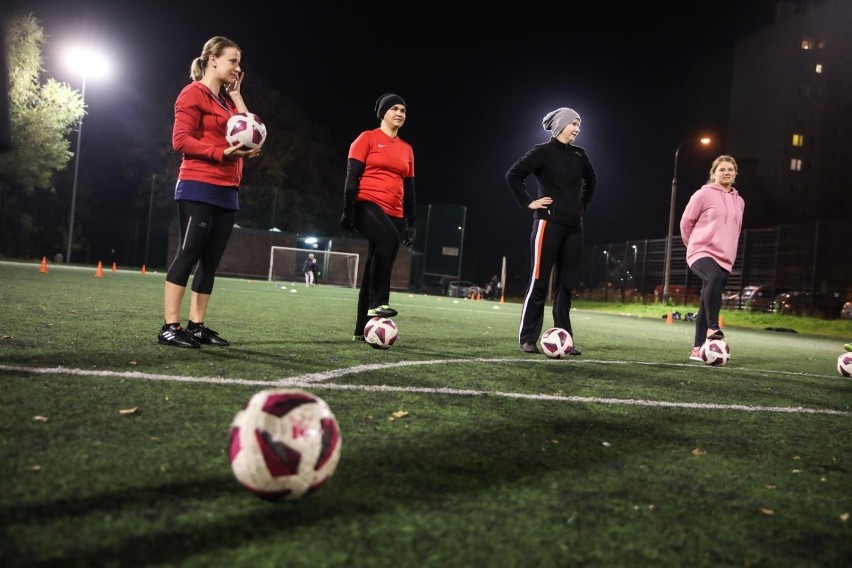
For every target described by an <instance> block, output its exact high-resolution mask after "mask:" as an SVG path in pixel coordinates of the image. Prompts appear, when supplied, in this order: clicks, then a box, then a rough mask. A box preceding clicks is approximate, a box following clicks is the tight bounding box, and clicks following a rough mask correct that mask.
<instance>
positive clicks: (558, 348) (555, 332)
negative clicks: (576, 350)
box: [540, 327, 574, 359]
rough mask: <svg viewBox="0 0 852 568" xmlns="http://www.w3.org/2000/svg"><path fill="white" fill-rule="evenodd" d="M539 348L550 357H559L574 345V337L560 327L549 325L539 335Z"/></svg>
mask: <svg viewBox="0 0 852 568" xmlns="http://www.w3.org/2000/svg"><path fill="white" fill-rule="evenodd" d="M540 343H541V350H542V351H543V352H544V354H545V355H547V356H548V357H550V358H551V359H561V358H562V357H565V356H566V355H568V354H569V353H571V349H572V348H573V347H574V338H573V337H571V334H570V333H568V331H566V330H565V329H562V328H561V327H551V328H550V329H547V330H545V332H544V334H543V335H542V336H541V342H540Z"/></svg>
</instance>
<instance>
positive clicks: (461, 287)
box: [447, 280, 485, 298]
mask: <svg viewBox="0 0 852 568" xmlns="http://www.w3.org/2000/svg"><path fill="white" fill-rule="evenodd" d="M471 292H476V294H477V296H479V297H481V296H482V295H483V293H484V292H485V289H484V288H482V287H480V286H478V285H476V284H474V283H473V282H468V281H467V280H453V281H452V282H450V285H449V286H447V296H452V297H453V298H470V294H471Z"/></svg>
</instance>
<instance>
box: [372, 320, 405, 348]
mask: <svg viewBox="0 0 852 568" xmlns="http://www.w3.org/2000/svg"><path fill="white" fill-rule="evenodd" d="M398 335H399V328H397V327H396V324H395V323H394V321H393V320H392V319H390V318H382V317H378V316H377V317H374V318H372V319H371V320H370V321H368V322H367V325H365V326H364V340H365V341H366V342H367V343H369V344H370V346H371V347H373V348H374V349H390V347H391V345H393V344H394V343H395V342H396V338H397V336H398Z"/></svg>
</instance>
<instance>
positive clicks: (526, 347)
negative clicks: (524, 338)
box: [521, 342, 538, 353]
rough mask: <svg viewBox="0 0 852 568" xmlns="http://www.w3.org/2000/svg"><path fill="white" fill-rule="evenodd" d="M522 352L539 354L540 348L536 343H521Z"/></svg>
mask: <svg viewBox="0 0 852 568" xmlns="http://www.w3.org/2000/svg"><path fill="white" fill-rule="evenodd" d="M521 351H523V352H524V353H538V347H536V346H535V343H530V342H526V343H521Z"/></svg>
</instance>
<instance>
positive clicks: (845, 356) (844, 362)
mask: <svg viewBox="0 0 852 568" xmlns="http://www.w3.org/2000/svg"><path fill="white" fill-rule="evenodd" d="M837 372H838V373H840V376H841V377H852V353H841V354H840V356H839V357H838V358H837Z"/></svg>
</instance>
